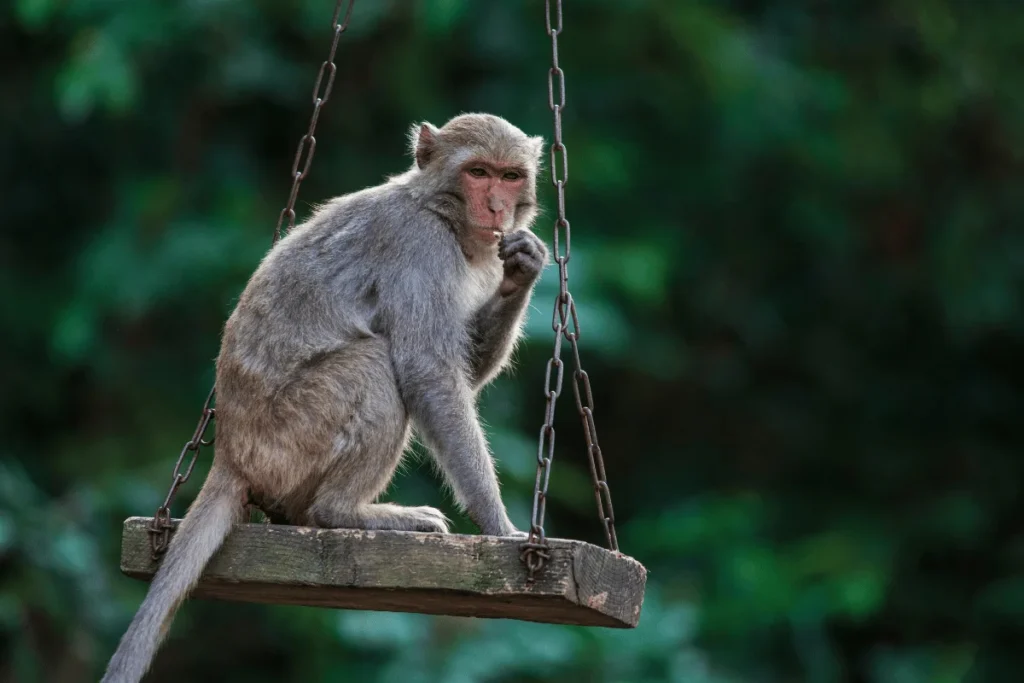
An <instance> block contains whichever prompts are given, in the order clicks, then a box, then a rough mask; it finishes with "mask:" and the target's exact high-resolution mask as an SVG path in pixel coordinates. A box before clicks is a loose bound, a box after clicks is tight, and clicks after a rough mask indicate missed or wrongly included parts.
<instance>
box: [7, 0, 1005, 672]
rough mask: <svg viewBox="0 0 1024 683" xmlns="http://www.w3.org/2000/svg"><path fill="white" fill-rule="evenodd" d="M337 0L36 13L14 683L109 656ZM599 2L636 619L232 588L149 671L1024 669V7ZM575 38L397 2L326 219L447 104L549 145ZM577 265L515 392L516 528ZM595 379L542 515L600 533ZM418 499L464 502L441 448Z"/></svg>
mask: <svg viewBox="0 0 1024 683" xmlns="http://www.w3.org/2000/svg"><path fill="white" fill-rule="evenodd" d="M333 6H334V3H333V2H331V1H330V0H287V1H285V0H273V1H271V0H249V1H243V0H207V1H205V2H203V1H200V0H177V1H171V0H151V1H150V2H118V1H117V0H10V1H9V2H5V3H3V5H2V8H0V65H2V77H0V173H2V176H0V196H2V198H3V200H2V202H0V223H2V226H3V230H2V233H0V288H2V289H3V291H5V292H7V295H6V296H3V297H2V298H0V323H2V329H3V334H2V341H0V344H2V345H3V346H2V348H3V350H4V357H6V358H7V362H6V363H4V368H3V370H2V371H0V377H2V391H0V421H2V422H0V424H2V429H3V433H2V439H0V680H2V681H18V682H19V683H21V682H25V683H30V682H35V681H53V682H55V683H73V682H78V681H95V680H97V679H98V678H99V674H100V672H101V671H102V668H103V667H104V665H105V663H106V660H107V658H108V657H109V655H110V654H111V652H112V651H113V648H114V646H115V644H116V642H117V639H118V638H119V637H120V635H121V633H122V632H123V629H124V628H125V626H126V624H127V622H128V620H129V619H130V618H131V616H132V614H133V613H134V611H135V609H136V607H137V606H138V604H139V602H140V600H141V598H142V596H143V591H144V588H145V586H144V585H143V584H141V583H138V582H135V581H132V580H129V579H127V578H124V577H122V576H121V575H120V574H119V571H118V556H119V540H120V530H121V522H122V520H123V518H124V517H126V516H129V515H139V514H141V515H150V514H152V512H153V510H154V509H155V508H156V506H157V505H158V504H159V502H160V501H161V499H162V497H163V495H164V493H165V491H166V488H167V486H168V484H169V483H170V471H171V468H172V466H173V464H174V460H175V458H176V457H177V454H178V451H179V449H180V448H181V445H182V444H183V443H184V441H185V440H186V439H187V438H188V437H189V436H190V435H191V432H192V429H193V427H194V425H195V421H196V418H197V416H198V411H199V408H200V405H201V403H202V400H203V398H204V396H205V392H206V390H207V389H208V387H209V383H210V382H211V380H212V361H213V358H214V356H215V355H216V353H217V347H218V337H219V331H220V327H221V325H222V323H223V321H224V320H225V318H226V316H227V314H228V313H229V311H230V309H231V306H232V303H233V301H234V300H235V298H236V297H237V295H238V294H239V292H240V291H241V288H242V287H243V285H244V283H245V281H246V279H247V277H248V276H249V274H250V272H251V271H252V269H253V268H254V267H255V265H256V263H257V262H258V260H259V259H260V258H261V256H262V254H263V253H264V251H265V250H266V249H267V248H268V246H269V243H270V237H271V231H272V229H273V225H274V222H275V221H276V218H277V214H278V212H279V211H280V208H281V206H282V205H283V203H284V200H285V198H286V195H287V190H288V186H289V176H288V169H289V168H290V165H291V159H292V154H293V153H294V149H295V145H296V144H297V142H298V140H299V137H300V136H301V135H302V133H303V132H304V131H305V127H306V123H307V120H308V116H309V113H310V108H311V107H310V92H311V90H312V84H313V80H314V77H315V75H316V71H317V68H318V67H319V64H320V62H321V60H322V59H323V57H324V55H325V54H326V50H327V47H328V44H329V40H330V36H331V27H330V19H331V14H332V11H333ZM565 11H566V16H565V31H564V33H563V34H562V38H561V41H560V43H561V57H562V65H563V67H564V69H565V71H566V81H567V85H568V108H567V109H566V111H565V139H566V143H567V145H568V148H569V153H570V182H569V185H568V188H567V212H568V217H569V219H570V221H571V222H572V226H573V243H572V244H573V259H572V262H571V265H570V273H571V284H572V287H573V291H574V293H575V295H576V297H577V299H578V302H579V312H580V316H581V328H582V336H581V346H582V351H583V361H584V365H585V367H586V368H587V369H588V371H589V373H590V375H591V378H592V381H593V385H594V390H595V401H596V405H597V418H598V428H599V434H600V439H601V443H602V446H603V449H604V453H605V458H606V460H607V466H608V476H609V481H610V482H611V488H612V494H613V496H614V499H615V503H616V507H615V509H616V512H617V515H618V518H619V537H620V541H621V545H622V548H623V550H624V551H625V552H627V553H628V554H631V555H633V556H635V557H637V558H638V559H640V560H641V561H642V562H644V563H645V565H646V566H647V567H648V569H649V571H650V577H649V584H648V592H647V599H646V602H645V604H644V611H643V615H642V619H641V625H640V627H639V628H638V629H636V630H635V631H613V630H602V629H581V628H569V627H559V626H550V625H534V624H527V623H519V622H512V621H486V620H470V619H450V618H434V617H427V616H421V615H403V614H385V613H357V612H343V611H334V610H318V609H310V608H294V607H273V606H257V605H245V604H231V603H213V602H200V601H196V602H190V603H188V604H187V605H186V606H185V607H184V609H183V610H182V611H181V612H180V613H179V616H178V619H177V620H176V622H175V624H174V628H173V630H172V633H171V636H170V638H169V640H168V642H167V643H166V645H165V647H164V648H163V649H162V650H161V652H160V654H159V656H158V658H157V660H156V664H155V668H154V671H153V673H152V675H151V677H150V678H149V679H148V680H150V681H153V682H163V681H197V682H206V681H218V682H219V681H223V682H226V683H233V682H243V681H244V682H246V683H256V682H263V681H266V682H271V681H273V682H280V681H288V682H292V681H295V682H299V681H301V682H303V683H306V682H321V681H322V682H325V683H326V682H334V681H366V682H380V683H394V682H400V683H432V682H435V681H438V682H440V681H443V682H445V683H475V682H484V681H486V682H494V683H498V682H501V683H505V682H513V681H517V682H519V681H522V682H547V681H551V682H553V681H570V682H576V681H581V682H582V681H588V682H589V681H595V682H607V683H654V682H658V681H673V682H675V681H680V682H682V681H685V682H687V683H689V682H695V683H698V682H707V683H726V682H741V681H742V682H744V683H747V682H750V683H754V682H758V683H760V682H776V681H778V682H796V681H807V682H809V683H831V682H839V681H856V682H863V683H923V682H926V681H927V682H933V681H934V682H936V683H955V682H960V681H964V682H967V681H970V682H972V683H980V682H986V683H987V682H989V681H1019V680H1024V673H1022V672H1024V653H1022V652H1021V647H1020V646H1021V643H1022V642H1024V505H1022V498H1021V491H1020V487H1021V482H1022V481H1024V459H1022V457H1021V455H1022V454H1021V447H1022V445H1024V436H1022V429H1021V428H1022V425H1024V421H1022V411H1024V364H1022V357H1024V300H1022V298H1024V230H1022V228H1021V220H1022V218H1024V185H1022V183H1024V163H1022V162H1024V159H1022V151H1024V76H1022V72H1021V65H1022V63H1024V49H1022V45H1024V6H1022V5H1021V4H1020V3H1016V2H998V1H996V0H992V1H990V2H968V1H967V0H960V1H953V0H949V1H941V0H890V1H888V2H882V1H878V0H858V1H856V2H854V1H852V0H846V1H842V0H822V1H819V2H813V3H809V2H800V1H798V0H775V1H768V0H720V1H717V2H712V1H711V0H703V1H697V0H692V1H685V2H684V1H682V0H680V1H678V2H672V1H670V0H661V1H656V0H651V1H648V2H644V1H641V0H621V1H619V2H611V1H608V0H605V1H597V0H590V1H587V2H584V0H567V1H566V10H565ZM550 57H551V51H550V44H549V42H548V38H547V36H546V34H545V32H544V7H543V3H541V2H538V1H537V0H530V1H524V2H510V1H506V2H469V1H467V0H461V1H460V0H431V1H429V2H428V1H425V0H423V1H419V2H413V1H412V0H388V1H385V0H359V2H357V3H356V6H355V14H354V17H353V20H352V25H351V28H350V30H349V32H348V33H347V34H346V35H344V36H343V37H342V40H341V45H340V47H339V51H338V76H337V82H336V84H335V88H334V93H333V96H332V98H331V101H330V102H329V103H328V105H327V107H326V109H325V111H324V115H323V117H322V119H321V121H320V125H319V129H318V134H317V139H318V142H319V144H318V147H317V154H316V159H315V161H314V163H313V170H312V173H311V175H310V177H309V178H308V179H307V180H306V182H305V183H304V184H303V186H302V193H301V195H300V206H301V211H300V219H301V218H302V216H304V215H307V214H308V210H309V205H310V204H311V203H312V202H316V201H321V200H323V199H326V198H328V197H330V196H332V195H336V194H340V193H343V192H349V191H352V190H355V189H358V188H360V187H363V186H367V185H371V184H375V183H377V182H379V181H381V179H382V178H383V177H384V176H385V175H386V174H389V173H394V172H397V171H400V170H403V169H404V168H405V167H406V166H407V165H408V163H409V160H408V157H407V156H406V152H405V138H404V136H405V133H406V130H407V127H408V126H409V125H410V124H411V123H412V122H414V121H419V120H423V119H426V120H429V121H431V122H433V123H435V124H441V123H443V122H444V121H445V120H446V119H447V118H448V117H450V116H452V115H455V114H457V113H459V112H462V111H473V110H477V111H488V112H492V113H495V114H499V115H502V116H505V117H507V118H508V119H510V120H511V121H513V122H514V123H516V124H517V125H519V126H520V127H522V128H523V129H524V130H526V131H528V132H529V133H531V134H540V135H544V136H545V137H546V138H547V139H549V140H550V137H551V125H552V124H551V116H550V112H549V110H548V108H547V79H546V70H547V68H548V64H549V60H550ZM545 180H546V179H545ZM552 197H553V192H552V191H551V187H550V184H549V183H547V182H545V183H544V186H543V191H542V201H543V202H544V204H545V206H546V209H547V210H546V213H545V215H544V216H542V218H541V219H540V220H539V222H538V224H537V230H538V232H539V233H540V234H541V235H542V236H544V237H545V238H546V239H547V240H548V242H549V244H550V238H551V237H550V236H551V224H552V217H553V204H552ZM555 275H556V272H555V270H554V269H553V268H549V269H548V271H547V272H546V274H545V278H544V280H543V282H542V283H541V285H540V286H539V289H538V293H537V296H536V298H535V299H534V306H533V312H532V314H531V318H530V324H529V327H528V335H529V338H528V340H527V342H526V343H525V344H524V345H523V347H522V350H521V352H520V354H519V362H518V364H517V368H516V370H515V372H513V373H512V374H511V375H509V376H505V377H503V378H501V379H500V380H499V381H497V382H496V383H495V384H494V385H493V386H492V387H491V388H490V389H489V390H488V391H487V392H486V394H485V395H484V397H483V402H482V411H483V413H484V416H485V418H486V421H487V424H488V430H489V434H490V436H491V439H492V443H493V445H494V449H495V451H496V454H497V457H498V458H499V460H500V468H501V473H502V479H503V484H504V487H505V491H506V498H507V500H508V504H509V506H510V508H511V513H512V515H513V518H514V520H515V521H516V522H517V524H519V525H521V526H525V525H526V522H527V519H528V516H529V507H528V506H529V502H530V491H531V489H532V485H533V468H534V459H535V449H536V435H537V429H538V427H539V426H540V424H541V421H542V414H543V398H544V397H543V391H542V380H543V374H544V362H545V358H546V356H547V355H548V354H550V350H551V343H552V337H551V329H550V320H551V318H550V316H551V307H552V303H553V300H554V295H555V292H556V291H557V289H556V283H555ZM572 400H573V399H572V393H571V391H569V390H568V384H567V385H566V392H565V394H564V395H563V396H562V399H561V402H560V404H559V410H558V420H557V428H558V435H559V437H558V448H557V456H556V460H555V465H554V475H553V477H552V484H551V490H552V498H553V499H552V502H551V504H550V506H549V513H548V518H549V523H548V531H549V533H550V534H552V535H555V536H566V537H573V538H580V539H584V540H589V541H592V542H595V543H599V544H601V543H603V534H602V531H601V527H600V525H599V523H598V521H597V518H596V515H595V512H594V501H593V496H592V493H591V490H590V488H589V486H590V485H589V481H588V471H587V466H586V461H585V451H584V449H583V447H582V446H583V439H582V432H581V429H580V426H579V421H578V417H577V415H576V414H575V411H574V410H573V407H572V406H573V404H572ZM208 465H209V452H207V453H206V455H205V456H204V457H203V458H202V460H201V463H200V466H199V469H198V470H197V476H195V477H193V479H192V480H191V481H190V482H189V483H188V484H187V485H186V486H185V487H184V488H183V490H182V492H181V494H180V496H179V498H178V500H177V502H176V504H175V510H174V512H175V514H176V515H177V516H180V515H181V514H182V513H183V511H184V509H185V506H186V505H187V503H188V502H189V501H190V500H191V498H192V497H193V496H194V495H195V493H196V491H197V490H198V488H199V485H200V481H201V479H202V478H203V477H204V476H205V473H206V468H207V467H208ZM392 498H393V499H395V500H399V501H403V502H416V503H417V504H434V505H441V506H442V507H443V508H444V509H445V510H447V511H449V512H453V510H452V508H451V506H450V503H449V501H448V500H447V499H446V498H444V497H443V496H442V494H441V493H440V492H439V489H438V481H437V479H436V478H435V476H434V475H433V473H432V472H431V469H430V467H429V466H427V465H426V464H425V463H423V462H422V461H419V462H417V463H416V464H414V465H413V466H411V467H410V468H408V471H407V472H406V473H405V474H403V475H402V476H401V477H400V478H399V480H398V481H397V482H396V484H395V487H394V490H393V492H392ZM458 519H459V529H460V530H463V531H472V527H471V526H470V525H469V524H468V523H467V522H466V521H465V520H464V519H463V518H461V517H460V518H458Z"/></svg>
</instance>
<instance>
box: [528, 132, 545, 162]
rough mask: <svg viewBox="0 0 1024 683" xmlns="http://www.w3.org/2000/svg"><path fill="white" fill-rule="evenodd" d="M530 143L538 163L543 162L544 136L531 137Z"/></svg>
mask: <svg viewBox="0 0 1024 683" xmlns="http://www.w3.org/2000/svg"><path fill="white" fill-rule="evenodd" d="M530 145H531V147H532V149H533V155H534V157H535V158H536V159H537V163H538V164H539V163H541V160H542V157H543V155H544V138H542V137H541V136H539V135H538V136H537V137H533V138H530Z"/></svg>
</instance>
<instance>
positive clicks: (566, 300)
mask: <svg viewBox="0 0 1024 683" xmlns="http://www.w3.org/2000/svg"><path fill="white" fill-rule="evenodd" d="M551 4H552V0H545V2H544V10H545V17H544V20H545V28H546V29H547V34H548V36H549V37H550V38H551V68H550V69H549V70H548V107H549V108H550V109H551V113H552V115H553V118H554V139H553V141H552V143H551V182H552V184H553V185H554V186H555V193H556V195H557V198H558V217H557V218H556V219H555V227H554V259H555V263H557V264H558V297H557V298H556V299H555V310H554V313H553V314H552V316H551V329H552V330H553V331H554V333H555V346H554V351H553V352H552V354H551V358H550V359H549V360H548V363H547V368H546V370H545V372H544V396H545V399H546V405H545V408H544V424H543V425H542V426H541V428H540V438H539V442H538V445H537V477H536V481H535V483H534V488H533V511H532V516H531V519H530V534H529V537H528V538H527V540H526V542H525V543H523V545H522V553H521V554H520V558H521V559H522V561H523V563H524V564H525V565H526V568H527V571H528V580H529V581H533V579H534V577H535V574H536V573H537V572H538V571H540V570H541V569H542V568H543V567H544V565H545V563H546V562H547V561H548V560H549V559H550V558H551V553H550V546H549V545H548V542H547V537H546V535H545V532H544V514H545V511H546V509H547V496H548V482H549V481H550V479H551V460H552V458H553V457H554V454H555V403H556V402H557V400H558V397H559V396H560V395H561V393H562V378H563V375H564V369H565V365H564V363H563V361H562V358H561V354H562V339H563V338H565V339H566V340H567V341H568V342H569V346H570V348H571V349H572V355H573V362H574V364H575V370H574V372H573V393H574V394H575V397H576V409H577V410H578V411H579V414H580V419H581V420H582V421H583V436H584V438H585V440H586V443H587V454H588V459H589V461H590V473H591V476H592V478H593V480H594V496H595V498H596V500H597V511H598V514H599V515H600V517H601V523H602V525H603V526H604V531H605V537H606V538H607V540H608V547H609V548H611V549H612V550H615V551H617V550H618V549H619V542H618V538H617V537H616V534H615V512H614V510H613V508H612V499H611V491H610V490H609V489H608V482H607V481H606V477H605V470H604V457H603V456H602V454H601V447H600V446H599V445H598V441H597V426H596V425H595V423H594V397H593V394H592V392H591V390H590V377H589V376H588V375H587V373H586V371H584V370H583V366H582V364H581V363H580V352H579V346H578V343H577V342H578V341H579V338H580V324H579V318H578V317H577V315H576V302H575V300H574V299H573V298H572V294H571V293H570V292H569V259H570V257H571V235H572V231H571V229H570V226H569V221H568V220H567V219H566V217H565V186H566V184H568V182H569V152H568V149H567V148H566V146H565V143H564V142H563V141H562V111H564V110H565V106H566V99H565V73H564V72H563V71H562V69H561V67H559V65H558V36H559V35H561V33H562V0H554V4H555V15H554V20H553V21H552V14H551ZM556 94H557V96H558V99H557V101H556V99H555V96H556ZM563 233H564V237H563ZM563 244H564V252H563V251H562V248H561V245H563ZM552 378H553V380H552ZM552 381H554V386H552ZM581 383H582V386H583V388H582V391H581V389H580V384H581Z"/></svg>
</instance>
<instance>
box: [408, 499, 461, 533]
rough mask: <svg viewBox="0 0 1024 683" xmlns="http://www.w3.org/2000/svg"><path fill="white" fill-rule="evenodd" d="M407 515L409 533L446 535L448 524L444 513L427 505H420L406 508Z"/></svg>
mask: <svg viewBox="0 0 1024 683" xmlns="http://www.w3.org/2000/svg"><path fill="white" fill-rule="evenodd" d="M406 509H407V511H408V515H409V529H408V530H409V531H423V532H427V533H440V534H446V533H448V525H449V524H450V522H449V521H448V518H447V517H445V516H444V513H443V512H441V511H440V510H438V509H437V508H432V507H430V506H428V505H421V506H419V507H414V508H406Z"/></svg>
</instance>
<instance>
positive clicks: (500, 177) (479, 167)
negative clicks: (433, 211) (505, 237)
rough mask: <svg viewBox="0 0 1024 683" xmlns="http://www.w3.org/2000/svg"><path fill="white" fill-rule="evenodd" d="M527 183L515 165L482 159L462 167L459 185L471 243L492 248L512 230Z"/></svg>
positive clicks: (471, 160) (523, 173)
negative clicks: (483, 244) (463, 200)
mask: <svg viewBox="0 0 1024 683" xmlns="http://www.w3.org/2000/svg"><path fill="white" fill-rule="evenodd" d="M527 179H528V174H527V172H526V170H525V169H523V168H521V167H519V166H515V165H508V164H502V163H495V162H493V161H490V160H487V159H482V158H474V159H470V160H469V161H467V162H466V163H465V164H463V165H462V168H461V170H460V174H459V183H460V184H461V185H462V194H463V196H464V197H465V198H466V226H467V227H468V228H469V229H470V231H471V232H472V236H473V238H474V239H478V240H480V241H481V242H485V243H487V244H493V243H495V242H497V241H498V239H499V238H500V236H501V233H503V232H509V231H510V230H512V228H513V225H514V223H515V217H516V207H517V206H518V205H519V203H520V202H521V201H522V199H523V197H524V195H525V193H526V190H527V189H528V187H527Z"/></svg>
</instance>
